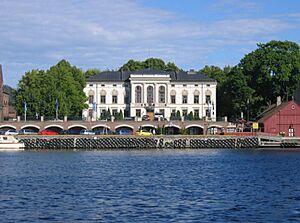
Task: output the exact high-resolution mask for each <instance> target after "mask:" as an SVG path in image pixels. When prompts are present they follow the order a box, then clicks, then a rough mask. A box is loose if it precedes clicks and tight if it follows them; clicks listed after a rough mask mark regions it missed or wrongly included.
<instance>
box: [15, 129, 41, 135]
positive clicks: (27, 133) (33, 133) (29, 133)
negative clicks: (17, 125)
mask: <svg viewBox="0 0 300 223" xmlns="http://www.w3.org/2000/svg"><path fill="white" fill-rule="evenodd" d="M19 134H21V135H37V134H38V132H36V131H34V130H32V129H22V130H21V131H20V132H19Z"/></svg>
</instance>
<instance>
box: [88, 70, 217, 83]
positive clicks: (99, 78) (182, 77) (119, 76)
mask: <svg viewBox="0 0 300 223" xmlns="http://www.w3.org/2000/svg"><path fill="white" fill-rule="evenodd" d="M131 74H143V75H154V74H168V75H170V78H171V82H173V81H174V82H176V81H177V82H194V81H196V82H206V81H210V82H214V81H215V80H214V79H212V78H210V77H207V76H206V75H204V74H199V73H195V72H184V71H179V72H174V71H160V70H151V69H145V70H140V71H122V72H121V71H104V72H101V73H99V74H97V75H94V76H91V77H89V78H88V80H87V81H88V82H103V81H106V82H114V81H116V82H124V81H127V80H128V79H129V77H130V75H131Z"/></svg>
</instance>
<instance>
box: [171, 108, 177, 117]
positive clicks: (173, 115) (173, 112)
mask: <svg viewBox="0 0 300 223" xmlns="http://www.w3.org/2000/svg"><path fill="white" fill-rule="evenodd" d="M175 116H176V109H172V111H171V117H175Z"/></svg>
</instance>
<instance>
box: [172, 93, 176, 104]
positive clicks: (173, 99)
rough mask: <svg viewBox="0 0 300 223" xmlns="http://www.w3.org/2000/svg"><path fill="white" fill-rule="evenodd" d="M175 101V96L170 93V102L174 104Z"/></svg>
mask: <svg viewBox="0 0 300 223" xmlns="http://www.w3.org/2000/svg"><path fill="white" fill-rule="evenodd" d="M175 103H176V96H175V95H171V104H175Z"/></svg>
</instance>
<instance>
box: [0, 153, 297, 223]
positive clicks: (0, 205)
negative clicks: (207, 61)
mask: <svg viewBox="0 0 300 223" xmlns="http://www.w3.org/2000/svg"><path fill="white" fill-rule="evenodd" d="M299 164H300V152H297V151H254V150H249V151H241V150H239V151H237V150H164V151H158V150H154V151H150V150H147V151H75V152H74V151H72V152H66V151H46V152H45V151H43V152H42V151H33V152H29V151H24V152H1V153H0V219H1V220H0V222H297V221H300V168H299Z"/></svg>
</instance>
